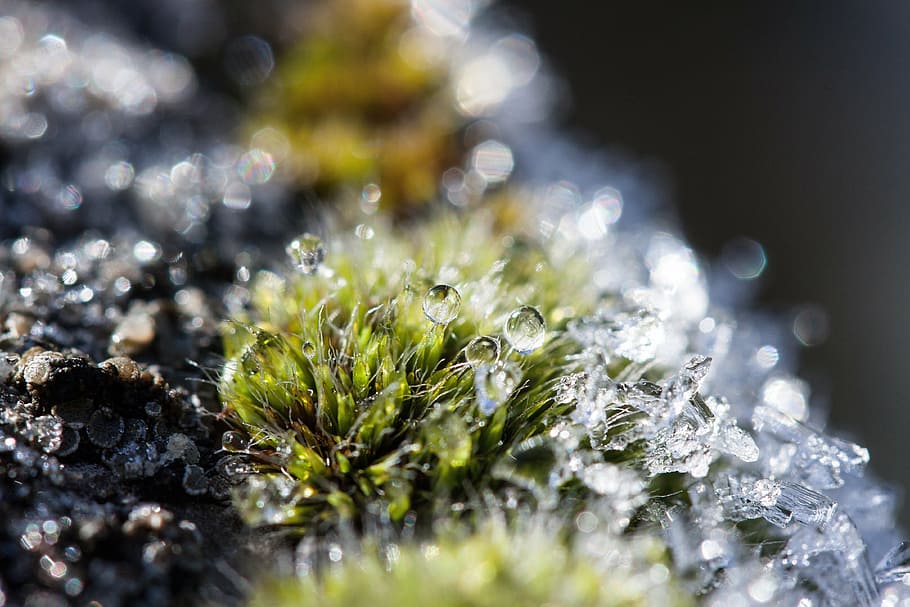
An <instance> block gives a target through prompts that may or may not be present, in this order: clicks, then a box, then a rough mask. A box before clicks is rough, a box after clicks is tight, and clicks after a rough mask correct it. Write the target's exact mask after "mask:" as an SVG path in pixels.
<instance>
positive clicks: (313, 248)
mask: <svg viewBox="0 0 910 607" xmlns="http://www.w3.org/2000/svg"><path fill="white" fill-rule="evenodd" d="M285 251H287V254H288V256H290V258H291V261H292V262H294V266H295V267H296V268H297V269H298V270H299V271H300V272H302V273H304V274H315V273H316V271H317V270H318V269H319V266H320V265H321V264H322V262H323V261H325V247H324V246H323V244H322V240H320V238H319V237H318V236H313V235H312V234H304V235H303V236H300V237H299V238H295V239H294V240H292V241H291V243H290V244H289V245H288V246H287V248H286V249H285Z"/></svg>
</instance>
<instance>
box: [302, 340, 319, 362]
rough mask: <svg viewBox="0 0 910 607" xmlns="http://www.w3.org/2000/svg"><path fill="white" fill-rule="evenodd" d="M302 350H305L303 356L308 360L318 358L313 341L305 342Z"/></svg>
mask: <svg viewBox="0 0 910 607" xmlns="http://www.w3.org/2000/svg"><path fill="white" fill-rule="evenodd" d="M301 350H303V355H304V356H306V357H307V358H313V357H314V356H316V346H315V345H314V344H313V342H311V341H305V342H303V347H302V348H301Z"/></svg>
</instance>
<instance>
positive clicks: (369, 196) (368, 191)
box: [360, 183, 382, 215]
mask: <svg viewBox="0 0 910 607" xmlns="http://www.w3.org/2000/svg"><path fill="white" fill-rule="evenodd" d="M381 198H382V190H381V189H380V187H379V186H378V185H376V184H375V183H368V184H366V185H365V186H363V191H362V192H361V193H360V210H361V211H363V212H364V213H366V214H367V215H372V214H373V213H375V212H376V210H377V209H378V208H379V200H380V199H381Z"/></svg>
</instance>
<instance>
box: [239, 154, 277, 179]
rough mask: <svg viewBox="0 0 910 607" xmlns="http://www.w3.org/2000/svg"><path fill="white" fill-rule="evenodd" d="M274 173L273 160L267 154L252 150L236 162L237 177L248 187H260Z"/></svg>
mask: <svg viewBox="0 0 910 607" xmlns="http://www.w3.org/2000/svg"><path fill="white" fill-rule="evenodd" d="M274 173H275V160H274V159H273V158H272V155H271V154H269V153H268V152H263V151H262V150H260V149H257V148H253V149H252V150H250V151H249V152H246V153H245V154H243V155H242V156H241V157H240V159H239V160H238V161H237V175H238V176H239V177H240V178H241V179H242V180H243V182H244V183H246V184H248V185H261V184H263V183H266V182H267V181H268V180H269V179H271V178H272V175H273V174H274Z"/></svg>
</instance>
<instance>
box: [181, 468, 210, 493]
mask: <svg viewBox="0 0 910 607" xmlns="http://www.w3.org/2000/svg"><path fill="white" fill-rule="evenodd" d="M183 489H184V490H185V491H186V492H187V493H188V494H190V495H202V494H203V493H205V492H206V490H207V489H208V483H206V480H205V470H203V469H202V468H201V467H200V466H196V465H192V464H191V465H188V466H187V467H186V468H184V471H183Z"/></svg>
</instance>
